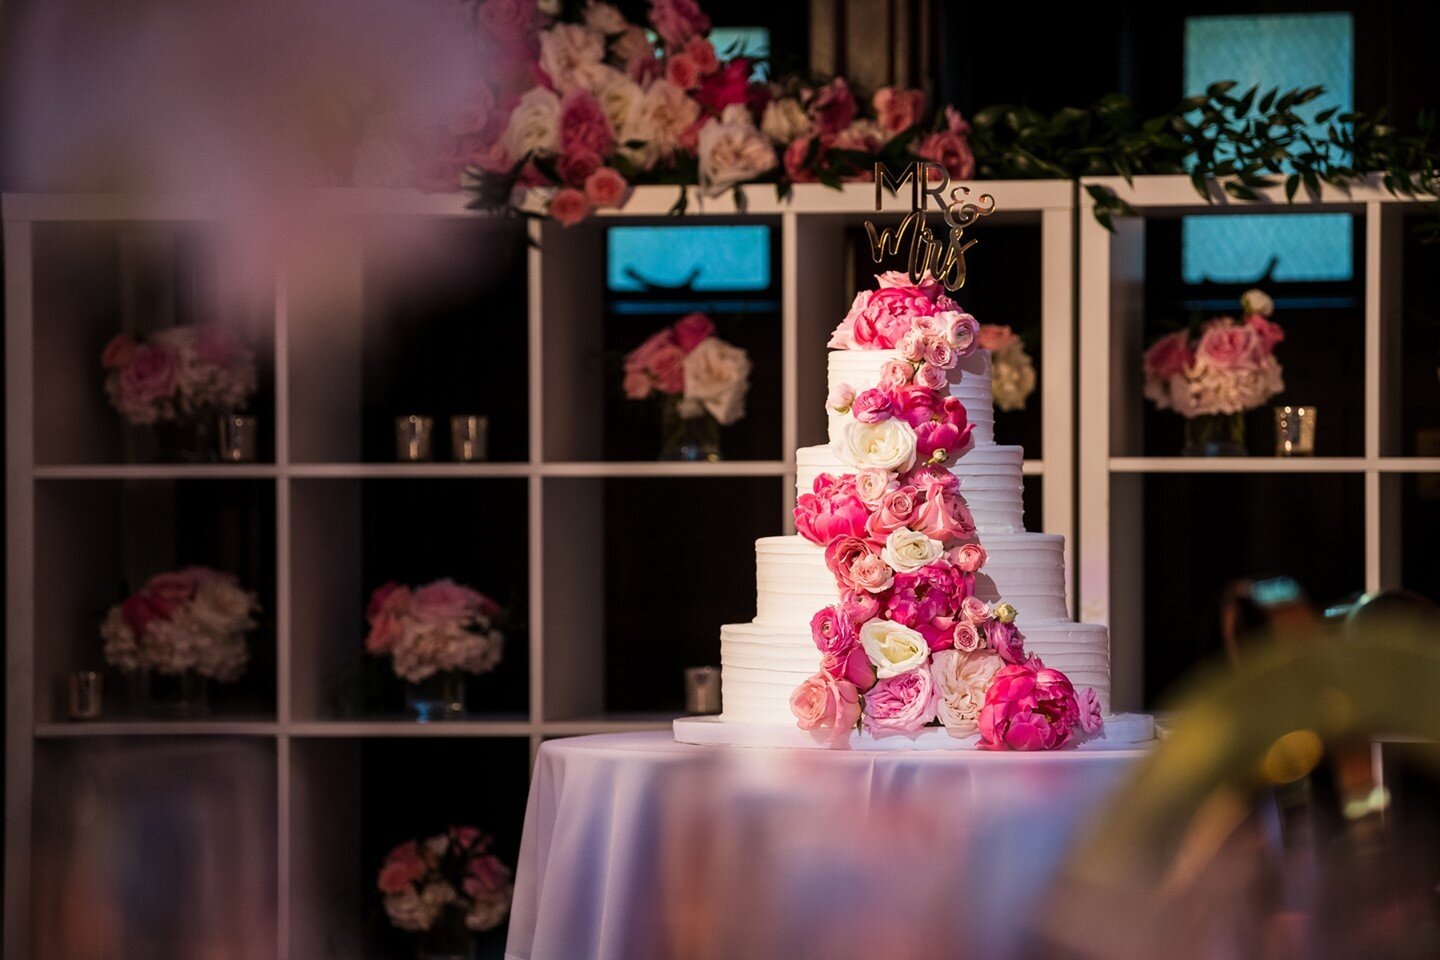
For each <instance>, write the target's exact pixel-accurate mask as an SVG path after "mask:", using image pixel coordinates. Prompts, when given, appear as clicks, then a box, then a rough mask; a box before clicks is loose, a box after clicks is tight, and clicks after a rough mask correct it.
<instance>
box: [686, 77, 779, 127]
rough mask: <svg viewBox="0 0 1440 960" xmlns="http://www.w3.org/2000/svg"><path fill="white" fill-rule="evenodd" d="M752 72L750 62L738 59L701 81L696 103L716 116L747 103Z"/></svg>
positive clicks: (696, 94)
mask: <svg viewBox="0 0 1440 960" xmlns="http://www.w3.org/2000/svg"><path fill="white" fill-rule="evenodd" d="M750 70H751V62H750V61H749V60H747V59H746V58H744V57H736V58H735V59H734V60H731V61H730V62H729V63H727V64H725V66H724V67H722V68H721V69H719V70H718V71H716V72H715V73H712V74H710V76H708V77H706V78H705V79H704V80H702V81H700V87H699V89H697V90H696V91H695V102H696V103H698V104H700V105H701V106H702V107H704V108H705V109H706V110H708V111H710V113H712V114H715V115H716V116H718V115H720V114H721V113H723V112H724V111H725V108H726V107H728V106H730V105H732V104H737V103H739V104H743V103H745V101H746V97H747V95H748V93H749V89H750ZM767 142H768V141H767Z"/></svg>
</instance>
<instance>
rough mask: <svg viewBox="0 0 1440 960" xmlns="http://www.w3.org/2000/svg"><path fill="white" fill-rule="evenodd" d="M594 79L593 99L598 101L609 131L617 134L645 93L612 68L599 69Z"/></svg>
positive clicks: (638, 106)
mask: <svg viewBox="0 0 1440 960" xmlns="http://www.w3.org/2000/svg"><path fill="white" fill-rule="evenodd" d="M596 77H597V80H598V84H597V86H596V88H595V99H596V100H598V101H600V109H601V110H603V111H604V112H605V119H606V120H608V121H610V129H611V131H612V132H615V133H619V132H620V131H622V130H624V129H625V125H626V124H627V123H629V122H630V118H631V117H632V116H634V114H635V111H637V110H639V109H640V101H641V100H643V99H644V98H645V92H644V91H643V90H641V89H640V85H639V84H638V83H636V82H635V81H634V80H631V79H630V78H629V77H627V76H625V74H623V73H621V72H620V71H619V70H616V69H614V68H612V67H601V68H600V70H599V72H598V73H597V74H596Z"/></svg>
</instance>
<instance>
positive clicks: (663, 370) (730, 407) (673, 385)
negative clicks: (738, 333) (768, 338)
mask: <svg viewBox="0 0 1440 960" xmlns="http://www.w3.org/2000/svg"><path fill="white" fill-rule="evenodd" d="M750 369H751V366H750V357H749V355H748V354H746V353H745V351H744V350H742V349H740V348H739V347H736V346H734V345H732V344H729V343H726V342H725V341H724V340H721V339H720V338H719V337H717V336H715V324H714V323H713V322H712V321H711V319H710V318H709V317H707V316H706V315H705V314H703V313H692V314H689V315H687V316H684V317H681V318H680V319H679V320H677V321H676V322H675V323H674V324H673V325H671V326H669V327H666V328H665V329H663V330H661V331H660V332H658V333H656V334H654V335H653V336H651V337H650V338H649V339H648V340H646V341H645V342H644V343H642V344H640V346H638V347H636V348H635V349H634V350H631V351H630V352H629V353H628V354H626V355H625V379H624V383H623V387H624V390H625V396H627V397H628V398H630V399H631V400H645V399H648V398H650V397H652V396H658V397H659V398H660V400H661V402H662V403H663V404H664V407H663V411H662V425H661V431H662V441H663V443H662V453H661V458H662V459H667V460H718V459H720V429H719V428H720V427H721V426H730V425H731V424H734V423H737V422H738V421H739V420H740V419H741V418H743V417H744V416H745V396H746V394H747V393H748V392H749V390H750Z"/></svg>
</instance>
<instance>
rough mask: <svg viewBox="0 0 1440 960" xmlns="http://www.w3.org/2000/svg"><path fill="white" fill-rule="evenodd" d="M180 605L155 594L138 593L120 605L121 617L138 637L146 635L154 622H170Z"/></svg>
mask: <svg viewBox="0 0 1440 960" xmlns="http://www.w3.org/2000/svg"><path fill="white" fill-rule="evenodd" d="M178 607H179V603H177V602H176V601H173V600H167V599H165V598H164V597H160V596H155V595H153V594H144V593H137V594H136V595H135V596H133V597H128V598H126V599H125V600H123V601H122V602H121V603H120V616H121V617H122V618H123V619H124V620H125V625H126V626H128V627H129V628H130V630H131V632H132V633H134V634H135V636H136V637H139V636H141V635H142V634H144V633H145V629H146V628H147V627H148V626H150V623H151V621H153V620H169V619H170V617H171V615H172V614H173V613H174V612H175V611H176V609H178Z"/></svg>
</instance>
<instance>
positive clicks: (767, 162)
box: [697, 105, 778, 197]
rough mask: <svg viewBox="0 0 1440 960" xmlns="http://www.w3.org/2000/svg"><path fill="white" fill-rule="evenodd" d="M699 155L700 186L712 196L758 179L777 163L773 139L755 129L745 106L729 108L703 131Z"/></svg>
mask: <svg viewBox="0 0 1440 960" xmlns="http://www.w3.org/2000/svg"><path fill="white" fill-rule="evenodd" d="M737 106H738V105H737ZM697 153H698V154H699V158H700V186H701V187H702V188H703V189H704V190H705V192H706V193H707V194H708V195H710V196H712V197H713V196H718V195H719V194H721V193H723V192H725V191H726V190H728V189H729V188H730V187H733V186H735V185H736V184H740V183H745V182H747V181H750V180H754V179H756V178H757V177H759V176H760V175H761V174H762V173H765V172H766V171H767V170H770V169H772V168H773V167H774V166H775V164H776V163H777V162H778V161H777V160H776V157H775V147H774V146H773V145H771V143H770V138H769V137H767V136H766V135H765V134H763V133H761V132H760V131H759V130H757V129H756V128H755V125H754V124H753V123H751V122H750V114H749V112H748V111H746V110H745V109H744V107H743V106H740V109H739V110H733V109H731V108H729V107H727V108H726V109H725V113H724V115H722V117H721V118H720V119H719V120H714V119H712V120H709V121H707V122H706V124H705V126H703V127H701V128H700V138H699V142H698V148H697Z"/></svg>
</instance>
